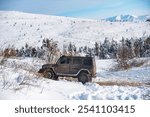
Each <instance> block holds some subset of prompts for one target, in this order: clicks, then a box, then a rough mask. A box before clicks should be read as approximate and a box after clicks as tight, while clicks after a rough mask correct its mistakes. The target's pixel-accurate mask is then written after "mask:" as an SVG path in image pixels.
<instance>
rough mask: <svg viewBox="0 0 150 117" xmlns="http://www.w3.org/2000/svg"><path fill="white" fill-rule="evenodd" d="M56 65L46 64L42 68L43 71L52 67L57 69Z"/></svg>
mask: <svg viewBox="0 0 150 117" xmlns="http://www.w3.org/2000/svg"><path fill="white" fill-rule="evenodd" d="M55 66H56V64H45V65H43V66H42V69H47V68H51V67H55Z"/></svg>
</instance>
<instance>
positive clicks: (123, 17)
mask: <svg viewBox="0 0 150 117" xmlns="http://www.w3.org/2000/svg"><path fill="white" fill-rule="evenodd" d="M149 17H150V16H149V15H142V16H135V15H118V16H113V17H109V18H106V21H111V22H115V21H121V22H132V21H146V20H147V19H148V18H149Z"/></svg>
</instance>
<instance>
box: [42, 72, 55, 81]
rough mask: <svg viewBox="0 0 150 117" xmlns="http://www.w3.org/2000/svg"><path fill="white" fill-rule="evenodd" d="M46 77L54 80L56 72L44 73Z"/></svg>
mask: <svg viewBox="0 0 150 117" xmlns="http://www.w3.org/2000/svg"><path fill="white" fill-rule="evenodd" d="M44 77H45V78H48V79H54V72H53V71H52V70H48V71H44Z"/></svg>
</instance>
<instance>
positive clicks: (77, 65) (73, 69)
mask: <svg viewBox="0 0 150 117" xmlns="http://www.w3.org/2000/svg"><path fill="white" fill-rule="evenodd" d="M81 66H82V59H80V58H73V59H72V64H71V65H70V73H71V74H77V73H78V71H79V70H80V69H81Z"/></svg>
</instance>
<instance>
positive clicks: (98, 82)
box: [0, 11, 150, 100]
mask: <svg viewBox="0 0 150 117" xmlns="http://www.w3.org/2000/svg"><path fill="white" fill-rule="evenodd" d="M0 27H1V28H0V49H4V48H6V47H8V46H9V45H13V46H14V47H15V48H21V47H22V46H24V45H25V44H26V43H28V45H30V46H34V47H35V46H40V45H41V44H42V40H43V39H44V38H49V39H51V38H53V40H54V41H58V43H59V44H58V46H59V47H60V48H61V47H62V46H63V44H68V43H69V42H73V43H75V44H77V45H76V46H85V45H88V46H94V43H95V42H100V41H103V40H104V39H105V38H108V39H114V40H117V41H119V40H121V39H122V37H124V38H131V37H132V38H140V37H146V36H148V35H150V23H148V22H107V21H96V20H87V19H86V20H85V19H76V18H68V17H58V16H46V15H37V14H36V15H35V14H28V13H21V12H14V11H0ZM43 64H45V61H43V60H39V59H37V58H9V59H3V58H1V57H0V99H16V100H18V99H50V100H52V99H55V100H73V99H75V100H83V99H85V100H87V99H88V100H90V99H91V100H101V99H106V100H107V99H111V100H112V99H117V100H127V99H134V100H136V99H138V100H140V99H142V100H143V99H150V85H149V84H150V59H149V58H147V62H146V63H145V64H144V65H143V66H141V67H137V68H131V69H129V70H126V71H115V70H113V69H114V66H115V64H116V62H115V60H111V59H110V60H96V65H97V77H96V79H93V82H92V83H87V84H85V85H83V84H82V83H79V82H77V81H67V80H66V79H62V78H61V79H60V80H59V81H54V80H50V79H46V78H43V77H42V76H41V75H40V74H38V73H37V72H38V70H39V69H40V68H41V66H42V65H43Z"/></svg>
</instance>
